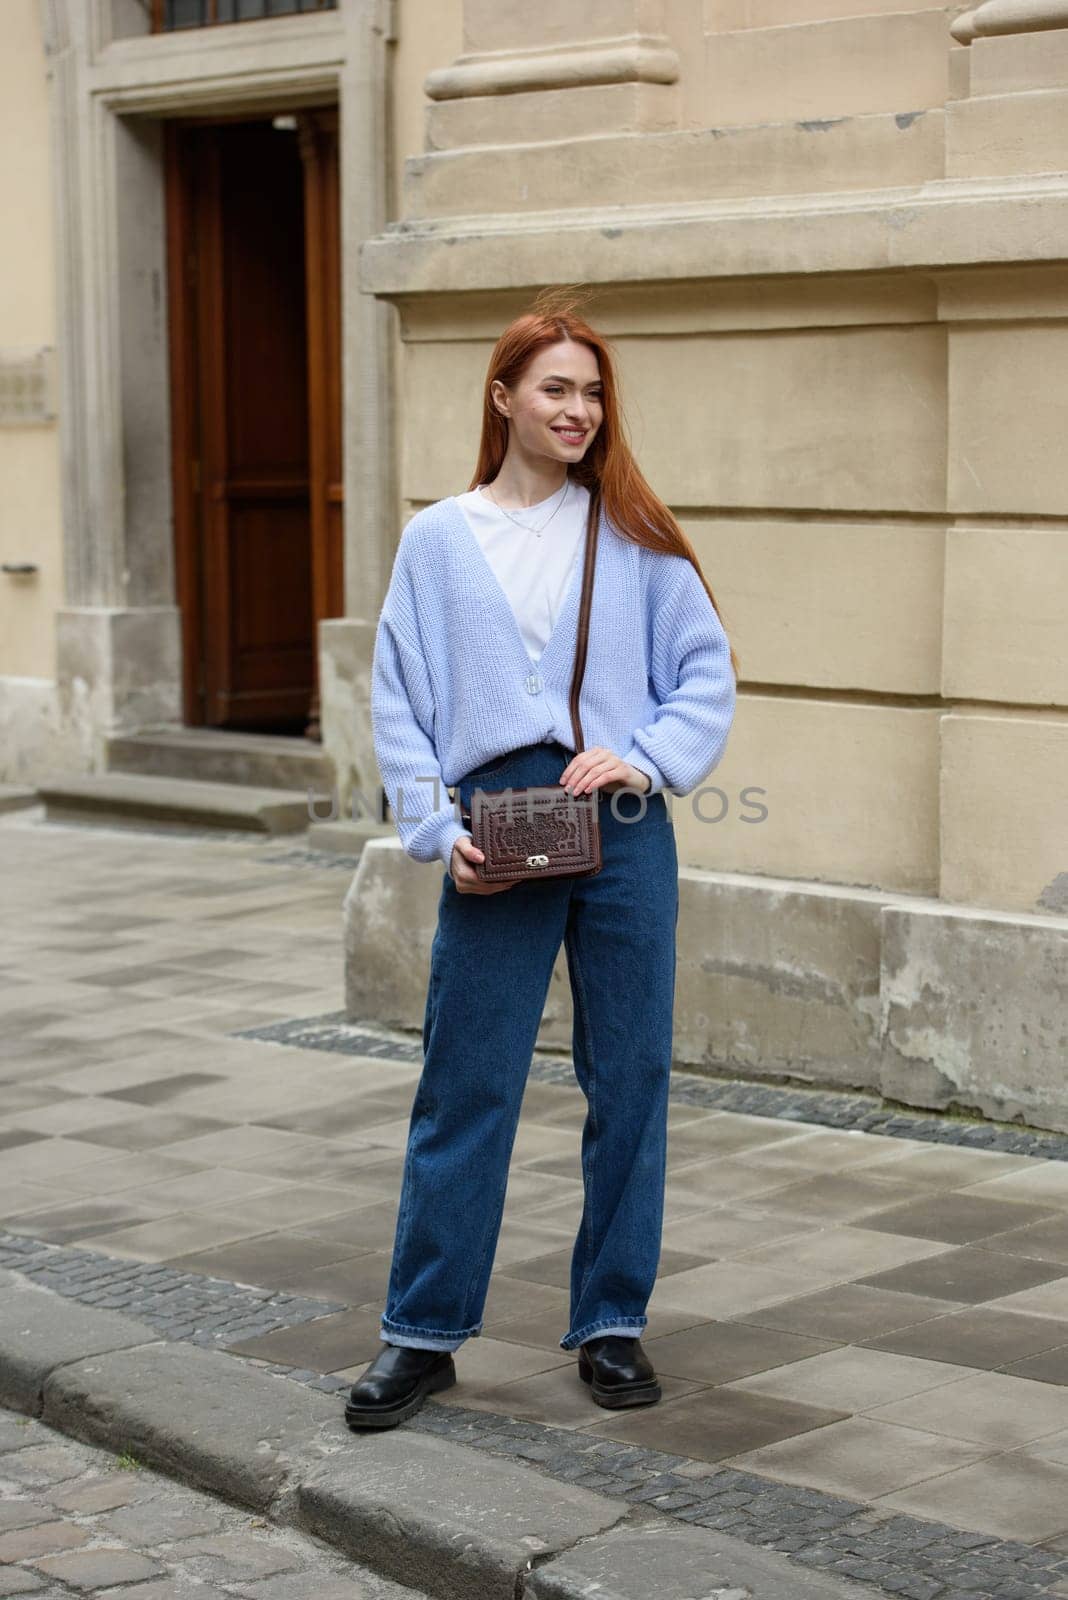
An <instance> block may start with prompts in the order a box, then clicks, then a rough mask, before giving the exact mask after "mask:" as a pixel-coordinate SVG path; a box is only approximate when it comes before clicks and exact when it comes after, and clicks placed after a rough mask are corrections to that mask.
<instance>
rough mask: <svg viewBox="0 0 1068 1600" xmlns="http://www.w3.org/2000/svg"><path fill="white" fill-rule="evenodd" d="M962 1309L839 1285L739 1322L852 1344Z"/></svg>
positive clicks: (943, 1302)
mask: <svg viewBox="0 0 1068 1600" xmlns="http://www.w3.org/2000/svg"><path fill="white" fill-rule="evenodd" d="M958 1309H959V1302H958V1301H956V1300H936V1299H933V1298H932V1297H929V1296H927V1295H919V1294H904V1293H902V1292H900V1291H899V1290H896V1289H872V1288H869V1287H868V1286H867V1285H866V1284H860V1283H839V1284H836V1285H835V1286H834V1287H833V1288H830V1289H821V1290H820V1291H819V1293H818V1294H806V1295H802V1296H801V1297H800V1299H798V1300H783V1301H781V1302H780V1303H779V1304H778V1305H774V1306H766V1307H765V1308H764V1309H763V1310H761V1311H751V1312H749V1313H747V1314H746V1315H745V1316H743V1317H738V1318H736V1319H735V1320H736V1321H738V1322H741V1323H744V1324H746V1325H747V1326H752V1325H758V1326H760V1327H762V1328H781V1329H782V1330H783V1331H784V1332H786V1333H804V1334H808V1335H810V1336H812V1337H813V1338H822V1339H832V1340H834V1341H836V1342H838V1343H841V1344H849V1343H853V1342H856V1341H857V1340H860V1339H863V1338H865V1336H867V1335H876V1334H881V1333H884V1332H888V1331H890V1330H892V1329H894V1328H907V1327H909V1326H911V1325H912V1324H913V1323H917V1322H923V1321H926V1320H928V1319H929V1318H931V1317H938V1316H941V1315H943V1314H944V1313H945V1312H949V1311H956V1310H958Z"/></svg>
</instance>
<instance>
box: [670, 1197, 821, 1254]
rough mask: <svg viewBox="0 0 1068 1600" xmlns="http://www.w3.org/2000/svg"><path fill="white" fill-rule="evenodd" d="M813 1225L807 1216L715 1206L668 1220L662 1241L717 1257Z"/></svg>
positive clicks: (794, 1234) (806, 1230) (801, 1231)
mask: <svg viewBox="0 0 1068 1600" xmlns="http://www.w3.org/2000/svg"><path fill="white" fill-rule="evenodd" d="M812 1226H813V1225H812V1223H811V1222H809V1221H807V1220H806V1219H801V1220H800V1221H799V1220H798V1219H797V1218H793V1219H791V1218H789V1217H785V1216H782V1215H781V1214H780V1213H778V1212H771V1213H766V1212H762V1211H757V1210H753V1211H748V1210H746V1209H745V1208H744V1207H741V1206H716V1207H713V1208H711V1209H708V1210H702V1211H695V1212H691V1213H690V1214H689V1215H688V1216H685V1217H680V1218H679V1219H678V1220H677V1221H675V1222H669V1223H667V1225H666V1226H665V1228H664V1230H663V1241H664V1244H665V1246H666V1247H667V1248H668V1249H672V1250H683V1251H686V1250H691V1251H696V1253H697V1254H698V1255H702V1256H705V1257H706V1258H707V1259H708V1260H710V1261H717V1260H723V1259H724V1258H725V1257H730V1256H736V1255H740V1254H741V1253H742V1252H744V1251H746V1250H755V1249H756V1248H757V1246H758V1245H762V1244H778V1243H779V1241H780V1240H782V1239H788V1238H798V1237H799V1236H801V1235H803V1234H806V1233H809V1232H811V1230H812Z"/></svg>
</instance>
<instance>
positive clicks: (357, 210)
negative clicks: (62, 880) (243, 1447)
mask: <svg viewBox="0 0 1068 1600" xmlns="http://www.w3.org/2000/svg"><path fill="white" fill-rule="evenodd" d="M42 19H43V32H44V44H45V50H46V54H47V58H48V67H49V75H50V85H51V118H52V171H53V202H54V218H55V229H56V279H57V300H58V306H57V328H58V346H59V359H60V421H59V427H60V454H61V482H62V506H63V552H64V583H65V604H64V606H63V608H62V609H61V610H60V612H59V613H58V615H57V678H58V689H59V699H60V707H61V712H62V713H63V715H64V720H65V721H66V722H67V725H68V731H69V733H71V734H72V735H73V736H74V739H75V742H76V744H77V745H78V746H79V748H80V750H81V755H82V760H83V763H84V765H86V766H87V767H89V768H90V769H96V768H99V767H100V766H101V765H102V764H103V760H104V753H105V749H106V738H107V735H108V734H110V733H115V732H119V731H126V730H129V729H131V728H136V727H139V726H144V725H146V724H148V723H159V722H176V721H180V719H181V714H182V713H181V703H182V702H181V670H180V669H181V659H180V629H179V620H180V619H179V615H178V611H177V607H176V604H175V581H174V548H173V524H172V501H171V492H172V491H171V467H170V396H169V350H168V330H167V315H166V305H167V295H166V230H165V221H166V219H165V198H166V196H165V184H164V177H165V172H164V162H163V148H162V147H163V140H162V123H163V119H165V118H167V117H170V116H175V115H178V114H182V113H194V114H197V115H205V114H211V113H212V112H218V113H219V114H220V115H225V114H226V113H232V112H235V111H244V110H253V109H256V108H258V107H262V109H263V110H264V111H267V110H270V111H279V110H285V109H287V108H289V107H293V106H296V105H301V104H303V105H310V104H316V103H319V104H323V103H331V102H334V103H336V104H337V105H338V107H339V113H340V123H341V213H342V219H341V231H342V263H343V268H342V275H343V293H342V350H343V354H342V363H343V433H344V438H343V455H344V484H345V505H346V519H345V611H346V615H347V616H348V617H351V618H360V617H364V616H365V617H367V618H373V617H374V616H376V615H377V611H378V607H379V604H380V601H381V597H382V594H383V593H384V589H385V584H386V582H387V581H388V568H387V566H386V561H387V557H386V556H385V555H384V553H383V548H382V545H383V541H382V537H381V530H382V529H383V528H384V527H388V526H390V524H391V523H392V522H393V521H394V520H395V506H394V504H393V501H394V496H395V474H394V472H393V470H392V460H393V437H392V411H393V407H392V405H391V404H390V403H389V402H388V399H386V400H385V401H384V398H383V397H388V396H389V395H390V394H391V393H392V359H391V357H392V333H393V330H392V321H391V319H392V318H393V316H394V315H395V313H394V312H393V311H392V308H391V307H389V306H388V305H386V304H385V303H383V302H382V301H381V300H378V299H376V298H375V296H374V295H372V294H367V293H362V292H361V291H360V289H359V285H358V278H357V258H358V253H359V249H360V246H361V244H362V243H363V241H364V240H365V239H367V238H370V237H373V236H374V235H376V234H378V233H380V232H381V230H382V228H383V226H384V224H385V222H386V220H387V215H388V211H387V208H388V176H389V175H388V167H387V150H388V142H387V136H386V134H387V128H386V83H387V72H388V58H387V47H388V44H389V43H390V40H391V38H392V36H393V35H392V6H391V4H390V0H338V8H337V9H336V10H334V11H324V12H317V13H309V14H308V15H296V16H292V17H278V18H271V19H269V20H264V21H261V22H247V23H240V24H235V25H231V26H228V27H226V26H220V27H209V28H204V29H196V30H185V31H182V32H175V33H170V34H155V35H152V34H147V33H145V32H144V29H145V27H146V26H147V24H146V21H145V17H144V11H143V8H142V7H140V6H139V5H138V4H137V0H42Z"/></svg>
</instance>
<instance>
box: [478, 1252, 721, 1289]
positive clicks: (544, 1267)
mask: <svg viewBox="0 0 1068 1600" xmlns="http://www.w3.org/2000/svg"><path fill="white" fill-rule="evenodd" d="M707 1261H708V1257H707V1256H704V1255H692V1254H687V1253H686V1252H685V1251H682V1250H661V1252H660V1265H659V1267H658V1268H657V1276H658V1277H660V1278H668V1277H671V1275H672V1274H673V1273H676V1272H685V1271H687V1270H688V1269H689V1268H690V1267H703V1266H705V1265H706V1264H707ZM506 1276H507V1277H509V1278H520V1279H522V1280H523V1281H524V1282H527V1281H529V1282H531V1283H548V1284H551V1285H552V1286H553V1287H554V1288H557V1289H566V1288H568V1287H569V1285H570V1282H571V1250H570V1248H568V1249H566V1250H553V1251H550V1252H549V1253H548V1254H547V1255H543V1256H535V1257H533V1258H531V1259H530V1260H526V1261H516V1262H513V1263H512V1265H511V1266H510V1267H509V1268H508V1271H507V1274H506Z"/></svg>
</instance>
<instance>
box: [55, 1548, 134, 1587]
mask: <svg viewBox="0 0 1068 1600" xmlns="http://www.w3.org/2000/svg"><path fill="white" fill-rule="evenodd" d="M34 1565H35V1566H36V1567H37V1568H38V1570H39V1571H41V1572H44V1573H47V1574H48V1576H49V1577H50V1578H58V1579H59V1580H60V1582H61V1583H67V1584H70V1586H71V1588H73V1589H102V1588H104V1587H105V1585H106V1584H110V1583H136V1582H137V1581H138V1579H140V1578H157V1577H159V1576H160V1575H161V1573H162V1572H163V1568H162V1567H161V1566H160V1564H159V1562H158V1561H150V1560H149V1558H148V1557H147V1556H142V1555H138V1554H137V1553H136V1552H135V1551H133V1550H119V1549H114V1548H112V1547H111V1546H109V1545H105V1546H103V1547H101V1548H100V1549H97V1550H73V1551H71V1552H70V1554H68V1555H62V1556H45V1557H44V1558H43V1559H42V1560H40V1561H36V1562H35V1563H34Z"/></svg>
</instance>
